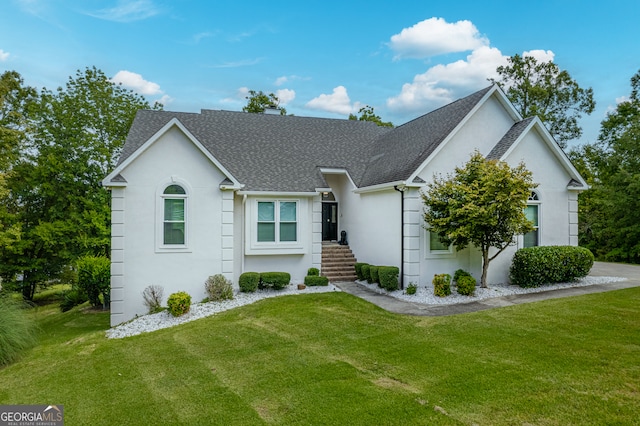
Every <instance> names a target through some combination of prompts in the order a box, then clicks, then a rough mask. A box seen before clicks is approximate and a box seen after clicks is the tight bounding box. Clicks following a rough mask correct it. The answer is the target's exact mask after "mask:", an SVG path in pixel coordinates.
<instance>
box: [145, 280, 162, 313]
mask: <svg viewBox="0 0 640 426" xmlns="http://www.w3.org/2000/svg"><path fill="white" fill-rule="evenodd" d="M163 294H164V289H163V288H162V286H159V285H150V286H148V287H147V288H145V289H144V290H143V292H142V299H143V301H144V305H145V306H146V307H147V308H148V309H149V313H150V314H155V313H156V312H160V311H162V296H163Z"/></svg>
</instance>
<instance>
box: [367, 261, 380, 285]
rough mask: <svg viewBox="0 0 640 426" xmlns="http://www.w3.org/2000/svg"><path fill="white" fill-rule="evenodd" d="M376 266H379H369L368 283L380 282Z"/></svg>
mask: <svg viewBox="0 0 640 426" xmlns="http://www.w3.org/2000/svg"><path fill="white" fill-rule="evenodd" d="M378 268H379V266H376V265H370V266H369V276H370V277H371V279H370V280H369V284H373V283H380V278H378ZM380 287H382V286H380Z"/></svg>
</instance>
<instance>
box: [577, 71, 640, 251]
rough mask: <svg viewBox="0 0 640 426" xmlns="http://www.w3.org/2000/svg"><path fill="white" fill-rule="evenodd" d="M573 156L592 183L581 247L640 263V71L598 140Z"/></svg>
mask: <svg viewBox="0 0 640 426" xmlns="http://www.w3.org/2000/svg"><path fill="white" fill-rule="evenodd" d="M570 156H571V158H572V160H573V161H574V163H575V164H576V167H578V169H579V171H580V172H581V173H583V174H584V176H585V177H586V178H587V182H588V183H589V184H590V185H591V189H589V190H587V191H585V192H583V193H582V194H580V197H579V200H578V201H579V204H578V207H579V210H578V216H579V226H580V228H579V230H580V234H579V236H580V245H583V246H585V247H587V248H589V249H590V250H591V251H592V252H593V253H594V254H595V255H596V257H597V258H600V259H605V260H609V261H623V262H630V263H640V71H639V72H638V73H636V74H635V75H634V76H633V77H632V78H631V95H630V96H629V99H628V100H626V101H624V102H621V103H620V104H618V106H617V108H616V109H615V110H614V111H612V112H610V113H609V114H608V115H607V117H606V118H605V119H604V120H603V121H602V124H601V129H600V135H599V137H598V141H597V142H596V143H593V144H587V145H584V146H582V147H580V148H578V149H575V150H573V151H572V152H571V153H570Z"/></svg>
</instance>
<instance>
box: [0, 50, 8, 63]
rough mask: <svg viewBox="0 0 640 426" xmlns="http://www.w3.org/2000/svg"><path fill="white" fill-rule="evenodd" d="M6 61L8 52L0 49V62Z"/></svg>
mask: <svg viewBox="0 0 640 426" xmlns="http://www.w3.org/2000/svg"><path fill="white" fill-rule="evenodd" d="M7 59H9V52H5V51H4V50H2V49H0V62H3V61H6V60H7Z"/></svg>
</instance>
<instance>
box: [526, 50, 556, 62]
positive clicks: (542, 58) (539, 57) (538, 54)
mask: <svg viewBox="0 0 640 426" xmlns="http://www.w3.org/2000/svg"><path fill="white" fill-rule="evenodd" d="M522 56H531V57H532V58H533V59H535V60H536V61H538V62H549V61H553V58H554V57H555V56H556V54H555V53H553V52H552V51H551V50H539V49H538V50H529V51H527V52H524V53H523V54H522Z"/></svg>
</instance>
